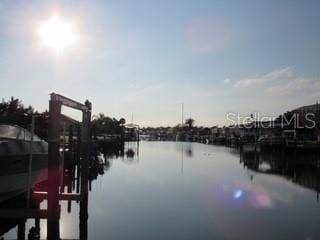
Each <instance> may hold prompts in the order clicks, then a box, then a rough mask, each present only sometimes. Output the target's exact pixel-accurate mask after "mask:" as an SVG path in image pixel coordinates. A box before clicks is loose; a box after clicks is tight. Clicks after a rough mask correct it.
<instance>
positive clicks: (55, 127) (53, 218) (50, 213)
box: [0, 93, 92, 240]
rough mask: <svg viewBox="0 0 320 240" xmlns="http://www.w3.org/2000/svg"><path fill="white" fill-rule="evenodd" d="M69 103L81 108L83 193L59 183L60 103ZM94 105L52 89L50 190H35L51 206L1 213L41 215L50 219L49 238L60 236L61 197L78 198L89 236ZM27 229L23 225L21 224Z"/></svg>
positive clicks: (84, 229)
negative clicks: (64, 189)
mask: <svg viewBox="0 0 320 240" xmlns="http://www.w3.org/2000/svg"><path fill="white" fill-rule="evenodd" d="M62 106H66V107H70V108H73V109H76V110H80V111H82V126H81V150H82V152H81V161H80V163H81V190H80V194H66V193H60V192H59V184H60V175H59V169H60V166H59V165H60V161H59V157H60V154H59V148H60V127H61V107H62ZM91 109H92V105H91V103H90V102H89V101H88V100H87V101H86V102H85V103H84V104H82V103H79V102H77V101H74V100H72V99H70V98H67V97H64V96H62V95H59V94H56V93H51V94H50V101H49V130H48V131H49V134H48V192H34V193H33V194H32V195H33V197H34V198H37V199H42V200H43V199H46V200H47V201H48V207H47V209H46V210H42V209H41V210H40V209H30V208H29V207H27V208H26V209H1V210H0V217H4V218H15V219H19V218H20V219H28V218H34V219H35V220H36V221H37V222H38V221H39V219H40V218H44V219H47V239H48V240H60V227H59V221H60V205H59V201H60V200H67V201H79V200H80V214H79V219H80V223H79V229H80V231H79V239H87V235H88V234H87V233H88V232H87V219H88V173H89V159H90V141H91V135H90V125H91ZM21 229H24V226H21ZM18 235H20V236H18V239H24V233H23V232H21V230H20V231H19V225H18Z"/></svg>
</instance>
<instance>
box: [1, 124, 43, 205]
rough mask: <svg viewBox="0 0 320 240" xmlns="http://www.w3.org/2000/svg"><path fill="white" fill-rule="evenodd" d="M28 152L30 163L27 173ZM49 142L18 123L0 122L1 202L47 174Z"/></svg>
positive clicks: (21, 191) (25, 189)
mask: <svg viewBox="0 0 320 240" xmlns="http://www.w3.org/2000/svg"><path fill="white" fill-rule="evenodd" d="M30 153H32V166H31V172H29V162H30ZM47 167H48V143H47V142H46V141H44V140H42V139H40V138H39V137H38V136H36V135H34V136H33V141H32V142H31V133H30V132H29V131H28V130H26V129H24V128H21V127H19V126H16V125H8V124H0V202H1V201H4V200H6V199H8V198H10V197H12V196H15V195H18V194H20V193H23V192H25V191H27V188H28V184H29V183H30V184H32V185H34V184H37V183H39V182H42V181H45V180H46V179H47V175H48V170H47Z"/></svg>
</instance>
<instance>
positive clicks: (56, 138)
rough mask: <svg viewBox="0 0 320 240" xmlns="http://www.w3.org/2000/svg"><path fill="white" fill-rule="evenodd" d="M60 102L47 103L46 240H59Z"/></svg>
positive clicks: (53, 100)
mask: <svg viewBox="0 0 320 240" xmlns="http://www.w3.org/2000/svg"><path fill="white" fill-rule="evenodd" d="M60 118H61V102H59V101H57V100H56V99H54V95H51V99H50V102H49V146H48V147H49V148H48V183H49V187H48V221H47V237H48V240H58V239H60V233H59V210H60V209H59V199H58V197H59V195H58V194H59V193H58V190H59V189H58V188H59V185H58V184H59V172H58V171H59V144H60V133H59V130H60Z"/></svg>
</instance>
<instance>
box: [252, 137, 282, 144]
mask: <svg viewBox="0 0 320 240" xmlns="http://www.w3.org/2000/svg"><path fill="white" fill-rule="evenodd" d="M258 142H259V143H260V144H262V145H282V144H283V143H284V138H283V137H281V136H272V135H262V136H261V137H259V138H258Z"/></svg>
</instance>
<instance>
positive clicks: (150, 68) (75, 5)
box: [0, 0, 320, 126]
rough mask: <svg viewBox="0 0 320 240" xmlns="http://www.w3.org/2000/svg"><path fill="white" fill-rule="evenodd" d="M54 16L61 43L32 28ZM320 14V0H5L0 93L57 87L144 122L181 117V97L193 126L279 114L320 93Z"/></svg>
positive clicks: (25, 97) (38, 102)
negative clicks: (66, 29)
mask: <svg viewBox="0 0 320 240" xmlns="http://www.w3.org/2000/svg"><path fill="white" fill-rule="evenodd" d="M57 16H58V17H59V19H61V22H64V23H66V24H67V23H68V24H69V23H70V24H72V29H73V30H72V31H73V34H74V39H73V42H72V43H70V44H69V45H68V46H66V47H65V48H64V49H63V51H61V52H57V51H56V50H55V49H53V48H50V47H48V46H44V44H43V42H41V39H40V35H39V28H40V27H39V26H42V25H43V24H44V23H46V22H48V20H49V19H52V17H57ZM319 19H320V1H316V0H314V1H312V0H307V1H295V0H288V1H286V0H283V1H279V0H276V1H273V0H268V1H263V0H261V1H259V0H252V1H247V0H241V1H240V0H234V1H231V0H230V1H223V0H197V1H196V0H194V1H193V0H179V1H178V0H161V1H155V0H136V1H131V0H117V1H108V0H105V1H88V0H86V1H84V0H82V1H81V0H80V1H71V0H68V1H6V0H4V1H1V2H0V34H1V38H0V52H1V55H0V84H1V85H0V86H1V87H0V97H1V98H4V99H8V98H10V97H11V96H14V97H17V98H19V99H21V100H22V101H23V103H24V104H25V105H29V104H31V105H32V106H34V107H35V109H37V110H40V111H42V110H45V109H48V100H49V93H51V92H56V93H59V94H62V95H65V96H67V97H70V98H72V99H75V100H77V101H79V102H84V101H85V100H86V99H89V100H90V101H91V102H92V105H93V114H94V115H95V114H98V113H104V114H105V115H107V116H111V117H115V118H120V117H124V118H126V120H127V122H131V119H132V116H133V122H134V123H137V124H139V125H141V126H174V125H176V124H178V123H180V122H181V108H182V107H181V106H182V104H183V105H184V117H185V118H189V117H191V118H193V119H195V124H196V125H204V126H213V125H220V126H222V125H224V124H226V125H228V124H230V122H229V120H228V119H227V117H226V116H227V115H228V113H235V114H239V115H241V116H247V115H250V114H251V113H259V114H260V115H262V116H270V117H276V116H278V115H279V114H281V113H283V112H285V111H288V110H292V109H294V108H297V107H299V106H303V105H309V104H314V103H316V101H317V100H320V81H319V80H320V74H319V73H320V68H319V63H320V61H319V60H320V44H319V42H320V28H319ZM50 36H51V35H50ZM42 40H43V39H42ZM64 112H66V113H67V114H70V115H71V116H73V117H75V118H79V116H80V114H78V113H75V112H71V111H67V110H64Z"/></svg>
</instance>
